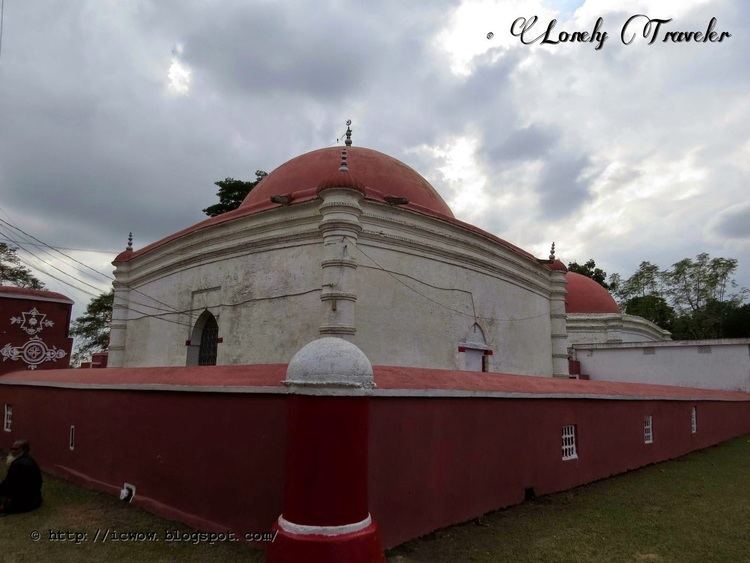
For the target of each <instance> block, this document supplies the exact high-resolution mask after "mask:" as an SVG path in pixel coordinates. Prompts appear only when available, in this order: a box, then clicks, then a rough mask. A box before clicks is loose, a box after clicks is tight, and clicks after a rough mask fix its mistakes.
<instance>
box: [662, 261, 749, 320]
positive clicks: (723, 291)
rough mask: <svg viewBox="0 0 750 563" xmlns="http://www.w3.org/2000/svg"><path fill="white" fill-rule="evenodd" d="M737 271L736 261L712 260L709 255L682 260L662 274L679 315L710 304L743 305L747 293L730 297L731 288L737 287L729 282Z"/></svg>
mask: <svg viewBox="0 0 750 563" xmlns="http://www.w3.org/2000/svg"><path fill="white" fill-rule="evenodd" d="M735 270H737V260H736V259H735V258H721V257H719V258H711V257H710V256H709V255H708V253H707V252H703V253H701V254H698V256H696V257H695V260H692V259H690V258H683V259H682V260H680V261H679V262H677V263H675V264H673V265H672V267H671V268H670V269H669V270H666V271H664V272H662V279H663V281H664V285H665V289H666V293H667V295H668V296H669V297H670V298H671V299H672V304H673V305H674V307H675V309H677V310H678V311H680V312H691V311H692V312H695V311H698V310H701V309H703V308H705V307H706V305H707V304H708V303H709V301H717V302H724V301H731V302H734V303H735V304H736V305H739V304H740V303H741V302H742V299H743V297H744V294H745V292H746V291H747V290H744V289H743V290H741V291H740V292H739V293H736V294H732V295H727V289H728V288H729V287H736V286H737V284H736V283H735V282H734V280H732V279H730V278H731V276H732V274H734V272H735Z"/></svg>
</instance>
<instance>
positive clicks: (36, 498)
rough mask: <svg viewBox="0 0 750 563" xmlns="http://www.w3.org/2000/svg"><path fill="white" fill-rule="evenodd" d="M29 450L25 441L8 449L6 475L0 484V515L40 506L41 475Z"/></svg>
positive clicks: (26, 510)
mask: <svg viewBox="0 0 750 563" xmlns="http://www.w3.org/2000/svg"><path fill="white" fill-rule="evenodd" d="M29 450H31V447H30V446H29V442H28V441H27V440H16V441H15V442H13V445H12V446H11V448H10V454H9V455H8V458H7V460H6V462H7V464H8V474H7V475H6V476H5V479H4V480H3V481H2V482H0V514H12V513H18V512H28V511H29V510H34V509H36V508H39V506H41V504H42V473H41V471H39V466H38V465H37V464H36V461H34V458H32V457H31V456H30V455H29Z"/></svg>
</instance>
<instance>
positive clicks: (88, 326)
mask: <svg viewBox="0 0 750 563" xmlns="http://www.w3.org/2000/svg"><path fill="white" fill-rule="evenodd" d="M113 302H114V293H113V291H112V290H109V291H108V292H107V293H102V294H101V295H99V296H98V297H94V298H92V299H91V301H90V302H89V304H88V306H87V307H86V313H84V314H83V315H82V316H80V317H78V318H77V319H76V320H75V321H73V324H72V325H71V327H70V334H71V336H75V337H76V352H75V354H74V355H73V361H74V362H80V361H82V360H84V359H87V358H89V357H91V354H92V353H94V352H101V351H103V350H106V349H107V346H109V328H110V325H111V324H112V303H113Z"/></svg>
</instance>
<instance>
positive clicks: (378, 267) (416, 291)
mask: <svg viewBox="0 0 750 563" xmlns="http://www.w3.org/2000/svg"><path fill="white" fill-rule="evenodd" d="M356 248H357V250H359V251H360V252H361V253H362V254H363V255H364V256H365V257H366V258H367V259H368V260H370V261H371V262H373V263H374V264H375V265H376V266H377V268H372V266H364V265H360V267H364V268H368V267H369V268H372V269H375V270H382V271H383V272H385V273H386V274H388V275H389V276H390V277H392V278H393V279H394V280H396V281H397V282H398V283H400V284H401V285H403V286H404V287H406V288H408V289H410V290H411V291H413V292H414V293H416V294H417V295H420V296H422V297H423V298H425V299H427V300H428V301H430V302H432V303H434V304H435V305H438V306H439V307H443V308H444V309H447V310H449V311H453V312H454V313H457V314H459V315H463V316H465V317H470V318H473V319H474V320H475V321H476V320H477V319H481V320H483V321H498V322H508V323H512V322H514V321H527V320H531V319H538V318H540V317H545V316H548V315H549V313H540V314H538V315H532V316H530V317H514V318H507V319H500V318H497V317H480V316H479V315H477V314H476V309H475V310H474V313H473V314H469V313H465V312H464V311H460V310H458V309H454V308H453V307H449V306H448V305H445V304H444V303H441V302H440V301H436V300H435V299H433V298H432V297H429V296H427V295H425V294H424V293H422V292H420V291H418V290H417V289H415V288H413V287H412V286H410V285H409V284H407V283H405V282H404V281H403V280H401V279H400V278H398V277H396V276H403V277H406V278H409V279H412V280H414V281H416V282H419V283H421V284H423V285H426V286H429V287H433V288H435V289H442V290H445V291H461V292H465V293H469V294H470V295H471V306H472V308H474V295H473V294H472V293H471V292H470V291H468V290H466V289H458V288H454V287H439V286H436V285H433V284H430V283H427V282H425V281H422V280H420V279H418V278H415V277H413V276H410V275H408V274H403V273H401V272H394V271H392V270H388V269H386V268H384V267H383V266H381V265H380V263H378V261H377V260H375V259H374V258H372V257H371V256H370V255H368V254H367V253H366V252H365V251H364V250H362V248H361V247H360V246H359V245H357V247H356Z"/></svg>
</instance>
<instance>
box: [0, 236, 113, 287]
mask: <svg viewBox="0 0 750 563" xmlns="http://www.w3.org/2000/svg"><path fill="white" fill-rule="evenodd" d="M0 233H3V234H5V233H4V231H3V229H2V228H0ZM16 244H18V247H19V248H20V249H21V250H23V251H24V252H26V253H28V254H31V255H32V256H33V257H34V258H36V259H37V260H39V261H40V262H43V263H44V264H47V266H49V267H50V268H53V269H55V270H57V271H58V272H60V273H61V274H63V275H66V276H68V277H69V278H71V279H73V280H75V281H77V282H78V283H82V284H83V285H87V286H88V287H90V288H91V289H95V290H96V291H101V288H100V287H97V286H95V285H93V284H90V283H89V282H87V281H85V280H82V279H80V278H78V277H76V276H74V275H73V274H69V273H68V272H66V271H65V270H63V269H61V268H58V267H57V266H55V265H54V264H52V263H51V262H48V261H47V260H45V259H44V258H41V257H39V256H37V255H36V254H34V253H33V252H32V251H31V250H29V249H28V248H25V247H24V246H23V245H22V244H20V243H16Z"/></svg>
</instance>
